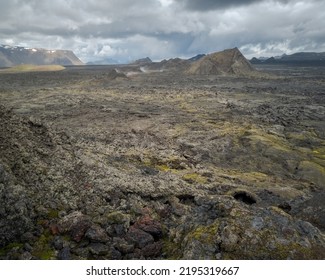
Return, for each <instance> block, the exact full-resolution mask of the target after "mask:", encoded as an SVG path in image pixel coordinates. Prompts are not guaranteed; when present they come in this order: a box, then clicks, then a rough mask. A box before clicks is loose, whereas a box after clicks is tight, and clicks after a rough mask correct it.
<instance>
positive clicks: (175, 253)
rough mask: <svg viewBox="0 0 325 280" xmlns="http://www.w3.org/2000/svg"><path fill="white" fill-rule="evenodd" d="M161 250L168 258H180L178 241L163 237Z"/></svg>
mask: <svg viewBox="0 0 325 280" xmlns="http://www.w3.org/2000/svg"><path fill="white" fill-rule="evenodd" d="M162 252H163V255H165V258H166V259H168V260H179V259H181V258H182V250H181V245H180V242H172V241H171V240H169V239H164V240H163V248H162Z"/></svg>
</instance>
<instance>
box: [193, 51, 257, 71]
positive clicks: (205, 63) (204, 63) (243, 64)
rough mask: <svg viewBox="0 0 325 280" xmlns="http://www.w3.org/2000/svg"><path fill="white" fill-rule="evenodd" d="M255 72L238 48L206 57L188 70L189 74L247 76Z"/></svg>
mask: <svg viewBox="0 0 325 280" xmlns="http://www.w3.org/2000/svg"><path fill="white" fill-rule="evenodd" d="M252 71H254V68H253V67H252V65H251V64H250V63H249V61H248V60H247V59H246V58H245V57H244V56H243V55H242V53H241V52H240V51H239V50H238V48H233V49H227V50H224V51H221V52H216V53H212V54H209V55H207V56H204V57H203V58H202V59H199V60H198V61H196V62H194V63H193V64H192V65H191V67H190V68H189V69H188V70H187V73H188V74H195V75H214V74H247V73H250V72H252Z"/></svg>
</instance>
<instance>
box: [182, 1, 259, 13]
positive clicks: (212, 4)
mask: <svg viewBox="0 0 325 280" xmlns="http://www.w3.org/2000/svg"><path fill="white" fill-rule="evenodd" d="M180 2H183V5H184V7H185V8H188V9H190V10H196V11H208V10H217V9H224V8H228V7H232V6H245V5H249V4H252V3H256V2H261V0H244V1H241V0H182V1H180Z"/></svg>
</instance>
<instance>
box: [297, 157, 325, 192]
mask: <svg viewBox="0 0 325 280" xmlns="http://www.w3.org/2000/svg"><path fill="white" fill-rule="evenodd" d="M297 174H298V176H299V177H301V178H302V179H304V180H308V181H311V182H313V183H315V184H317V185H318V186H320V187H323V188H325V168H324V167H322V166H321V165H319V164H317V163H315V162H311V161H302V162H301V163H300V164H299V167H298V173H297Z"/></svg>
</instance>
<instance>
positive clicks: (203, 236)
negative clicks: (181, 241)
mask: <svg viewBox="0 0 325 280" xmlns="http://www.w3.org/2000/svg"><path fill="white" fill-rule="evenodd" d="M218 229H219V222H214V223H213V224H211V225H208V226H198V227H197V228H196V229H195V230H194V231H192V232H191V233H190V234H189V235H188V238H189V239H196V240H198V241H200V242H202V243H205V244H214V243H215V242H216V239H217V234H218Z"/></svg>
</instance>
